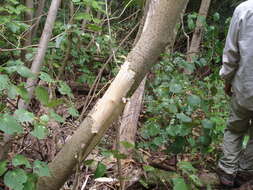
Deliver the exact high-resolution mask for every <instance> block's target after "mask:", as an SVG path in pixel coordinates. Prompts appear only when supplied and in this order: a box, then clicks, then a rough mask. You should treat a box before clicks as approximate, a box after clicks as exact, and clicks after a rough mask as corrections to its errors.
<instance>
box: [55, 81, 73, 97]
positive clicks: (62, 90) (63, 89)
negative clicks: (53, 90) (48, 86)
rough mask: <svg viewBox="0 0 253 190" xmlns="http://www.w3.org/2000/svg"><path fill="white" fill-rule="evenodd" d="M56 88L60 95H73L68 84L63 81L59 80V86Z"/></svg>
mask: <svg viewBox="0 0 253 190" xmlns="http://www.w3.org/2000/svg"><path fill="white" fill-rule="evenodd" d="M58 90H59V91H60V93H61V94H62V95H68V96H69V97H73V94H72V90H71V88H70V87H69V85H67V83H65V82H63V81H60V87H59V88H58Z"/></svg>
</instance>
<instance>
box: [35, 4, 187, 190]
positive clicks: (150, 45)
mask: <svg viewBox="0 0 253 190" xmlns="http://www.w3.org/2000/svg"><path fill="white" fill-rule="evenodd" d="M187 2H188V0H180V1H179V0H159V1H157V0H151V2H150V9H149V12H148V15H147V18H146V22H145V25H144V28H143V33H142V35H141V37H140V40H139V41H138V42H137V44H136V46H135V47H134V48H133V50H132V51H131V52H130V53H129V54H128V56H127V58H126V61H125V63H124V64H123V65H122V67H121V69H120V71H119V73H118V75H117V76H116V78H115V79H114V81H113V82H112V84H111V85H110V87H109V88H108V89H107V91H106V92H105V94H104V96H103V97H102V98H101V99H100V100H99V101H98V102H97V103H96V105H95V106H94V108H93V109H92V110H91V112H90V113H89V114H88V116H87V117H86V118H85V119H84V121H83V122H82V124H81V125H80V127H79V128H78V129H77V131H76V132H75V133H74V135H73V136H72V138H71V139H70V140H69V141H67V142H66V144H65V145H64V146H63V148H62V150H61V151H60V152H59V153H58V154H57V155H56V157H55V159H54V160H53V161H52V162H51V163H50V164H49V167H50V170H51V176H50V177H42V178H40V179H39V181H38V188H37V189H38V190H44V189H47V190H58V189H59V188H60V187H61V186H62V185H63V184H64V182H65V181H66V180H67V179H68V177H69V176H70V175H71V174H72V172H73V168H74V167H75V165H76V163H77V161H78V160H79V159H80V157H81V158H82V159H85V158H86V157H87V156H88V155H89V153H90V152H91V151H92V150H93V148H94V147H95V146H96V145H97V143H98V142H99V141H100V139H101V138H102V137H103V135H104V133H105V131H106V130H107V128H108V127H109V126H110V124H111V123H112V122H113V121H114V120H115V119H117V118H118V116H119V115H120V114H121V112H122V110H123V108H124V101H123V100H124V98H127V97H128V96H129V95H131V94H132V92H133V91H134V90H135V89H136V88H137V87H138V86H139V84H140V82H141V81H142V80H143V78H144V76H145V75H146V73H147V72H148V71H149V69H150V67H151V66H152V65H154V64H155V63H156V61H157V59H158V57H159V56H160V54H161V53H162V52H163V51H164V49H165V47H166V45H167V43H168V40H169V39H168V35H172V34H173V30H174V27H175V25H176V23H177V20H178V18H179V17H180V13H181V11H182V9H183V8H184V7H185V5H186V3H187Z"/></svg>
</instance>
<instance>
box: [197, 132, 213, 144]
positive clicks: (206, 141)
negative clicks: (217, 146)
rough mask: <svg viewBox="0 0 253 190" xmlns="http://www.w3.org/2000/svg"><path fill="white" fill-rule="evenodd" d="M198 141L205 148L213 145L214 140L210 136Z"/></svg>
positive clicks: (200, 138) (202, 137)
mask: <svg viewBox="0 0 253 190" xmlns="http://www.w3.org/2000/svg"><path fill="white" fill-rule="evenodd" d="M198 141H199V143H200V144H201V145H203V146H209V145H210V144H211V143H212V138H211V137H210V136H208V135H205V136H200V137H199V138H198Z"/></svg>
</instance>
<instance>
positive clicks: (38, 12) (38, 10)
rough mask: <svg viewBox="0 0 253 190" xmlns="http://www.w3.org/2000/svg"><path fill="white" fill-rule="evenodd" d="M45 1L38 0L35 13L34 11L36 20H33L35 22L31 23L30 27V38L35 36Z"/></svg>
mask: <svg viewBox="0 0 253 190" xmlns="http://www.w3.org/2000/svg"><path fill="white" fill-rule="evenodd" d="M45 3H46V0H40V1H39V2H38V7H37V9H36V13H35V18H36V21H35V23H34V25H33V29H32V38H35V36H36V34H37V31H38V27H39V23H40V20H41V16H42V14H43V10H44V7H45Z"/></svg>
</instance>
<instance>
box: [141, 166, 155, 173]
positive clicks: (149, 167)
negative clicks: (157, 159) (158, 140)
mask: <svg viewBox="0 0 253 190" xmlns="http://www.w3.org/2000/svg"><path fill="white" fill-rule="evenodd" d="M143 169H144V171H146V172H153V171H155V168H154V167H152V166H148V165H146V166H143Z"/></svg>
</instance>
